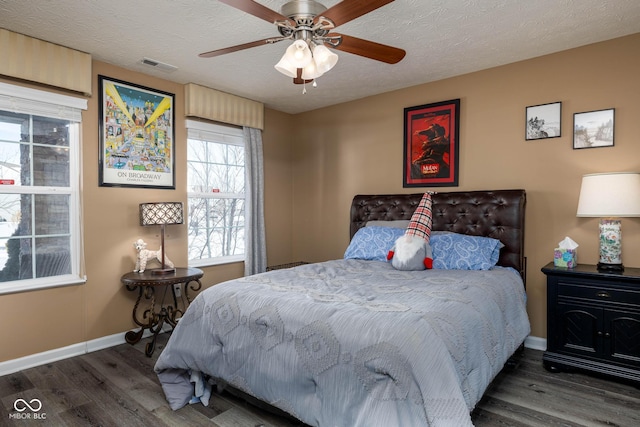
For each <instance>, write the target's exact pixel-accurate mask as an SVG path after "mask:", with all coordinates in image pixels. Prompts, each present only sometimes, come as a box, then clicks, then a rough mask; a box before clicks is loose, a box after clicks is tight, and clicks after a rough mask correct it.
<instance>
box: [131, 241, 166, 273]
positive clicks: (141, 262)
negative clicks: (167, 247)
mask: <svg viewBox="0 0 640 427" xmlns="http://www.w3.org/2000/svg"><path fill="white" fill-rule="evenodd" d="M133 247H134V248H136V251H137V252H138V258H137V260H136V267H135V268H134V269H133V272H134V273H144V269H145V268H147V261H148V260H150V259H154V258H155V259H157V260H158V262H160V264H162V249H158V250H157V251H150V250H149V249H147V244H146V243H145V241H144V240H142V239H138V240H136V241H135V242H134V243H133ZM164 263H165V265H166V266H167V267H169V268H173V263H172V262H171V260H170V259H169V258H167V257H166V256H165V258H164Z"/></svg>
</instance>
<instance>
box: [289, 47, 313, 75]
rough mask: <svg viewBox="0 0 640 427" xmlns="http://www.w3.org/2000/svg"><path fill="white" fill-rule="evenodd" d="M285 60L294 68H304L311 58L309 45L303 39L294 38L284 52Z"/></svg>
mask: <svg viewBox="0 0 640 427" xmlns="http://www.w3.org/2000/svg"><path fill="white" fill-rule="evenodd" d="M285 56H286V58H287V61H288V62H289V63H290V64H291V65H293V66H294V67H296V68H304V67H306V66H307V65H309V62H311V60H312V59H313V56H312V55H311V50H310V49H309V45H307V42H305V41H304V40H296V41H294V42H293V43H292V44H291V46H289V47H288V48H287V51H286V52H285Z"/></svg>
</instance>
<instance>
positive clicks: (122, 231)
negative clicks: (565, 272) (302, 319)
mask: <svg viewBox="0 0 640 427" xmlns="http://www.w3.org/2000/svg"><path fill="white" fill-rule="evenodd" d="M639 51H640V34H636V35H633V36H629V37H625V38H621V39H618V40H614V41H610V42H605V43H600V44H596V45H592V46H588V47H584V48H580V49H575V50H571V51H566V52H562V53H559V54H555V55H549V56H546V57H542V58H538V59H534V60H530V61H524V62H520V63H516V64H511V65H507V66H503V67H499V68H494V69H491V70H486V71H482V72H478V73H473V74H469V75H465V76H460V77H457V78H453V79H449V80H444V81H440V82H436V83H431V84H426V85H421V86H416V87H412V88H408V89H404V90H399V91H395V92H392V93H388V94H383V95H380V96H375V97H371V98H367V99H364V100H359V101H355V102H351V103H347V104H342V105H338V106H334V107H330V108H326V109H321V110H317V111H313V112H309V113H305V114H300V115H295V116H291V115H288V114H284V113H280V112H276V111H272V110H269V109H267V110H266V112H265V114H266V116H265V130H264V132H263V141H264V158H265V209H266V218H265V220H266V226H267V248H268V255H267V256H268V265H275V264H280V263H286V262H291V261H295V260H307V261H321V260H326V259H333V258H339V257H341V256H342V255H343V253H344V250H345V248H346V246H347V244H348V238H349V230H348V219H349V205H350V202H351V199H352V197H353V196H354V195H355V194H358V193H397V192H407V193H408V192H419V191H422V190H423V189H415V188H407V189H403V188H402V144H403V141H402V139H403V136H402V121H403V117H402V115H403V114H402V112H403V108H405V107H411V106H415V105H421V104H426V103H430V102H436V101H443V100H448V99H453V98H460V99H461V112H462V114H461V127H460V134H461V140H460V148H461V157H460V186H459V187H456V188H442V189H440V190H441V191H447V190H472V189H491V188H524V189H526V190H527V197H528V203H527V229H526V233H527V234H526V255H527V257H528V275H527V286H528V293H529V313H530V317H531V321H532V326H533V331H532V334H533V335H534V336H540V337H544V336H546V332H545V300H544V299H545V295H546V294H545V284H544V276H543V275H542V273H541V272H540V267H541V266H543V265H544V264H546V263H547V262H548V261H550V260H551V257H552V250H553V248H554V247H555V245H556V243H557V242H558V241H559V240H561V239H562V238H564V236H565V235H569V236H571V237H572V238H573V239H574V240H576V241H577V242H578V243H580V249H579V259H580V261H581V262H585V263H595V262H596V261H597V233H598V231H597V228H598V227H597V219H589V218H576V217H575V209H576V205H577V199H578V191H579V186H580V179H581V176H582V175H583V174H585V173H590V172H602V171H625V170H626V171H631V170H640V164H639V154H640V145H639V144H638V137H639V136H638V130H639V129H638V117H640V105H639V104H638V102H637V98H638V95H640V81H639V80H638V78H637V76H638V75H640V57H638V55H637V52H639ZM333 72H339V70H337V69H336V70H335V71H333ZM93 74H94V77H93V84H94V85H97V75H98V74H104V75H106V76H109V77H112V78H116V79H121V80H124V81H128V82H131V83H135V84H140V85H144V86H149V87H152V88H155V89H159V90H163V91H167V92H171V93H175V95H176V158H177V180H176V190H149V189H132V188H126V189H123V188H109V187H98V124H97V118H98V90H97V87H94V96H93V97H92V98H91V99H89V110H88V111H86V112H85V113H84V116H83V181H84V186H83V199H84V200H83V202H84V229H85V245H86V248H85V249H86V251H85V253H86V260H87V261H86V265H87V277H88V281H87V283H86V284H85V285H81V286H69V287H64V288H56V289H49V290H41V291H35V292H25V293H18V294H11V295H1V296H0V313H1V314H0V316H1V317H0V320H1V321H2V327H0V342H2V343H3V345H1V346H0V362H1V361H4V360H11V359H14V358H18V357H21V356H25V355H29V354H34V353H39V352H43V351H47V350H51V349H56V348H61V347H64V346H67V345H71V344H76V343H79V342H84V341H87V340H91V339H96V338H100V337H104V336H108V335H111V334H116V333H120V332H124V331H126V330H128V329H130V328H132V327H133V326H134V325H133V322H132V321H131V310H132V307H133V303H134V299H135V298H134V296H135V295H134V294H133V293H132V292H128V291H126V289H124V287H123V286H122V285H121V284H120V276H121V275H122V274H123V273H125V272H127V271H129V270H131V269H132V268H133V264H134V255H135V254H134V251H133V248H132V246H131V244H132V242H133V241H134V240H135V239H137V238H138V237H143V238H145V239H147V241H148V242H152V241H154V240H155V241H158V240H159V239H158V237H157V234H158V231H157V230H153V229H152V228H144V229H143V228H142V227H140V226H139V225H138V220H137V209H138V204H139V203H141V202H146V201H161V200H170V201H173V200H175V201H183V202H186V189H185V187H186V172H185V168H184V166H183V165H184V163H185V160H186V146H185V138H186V131H185V129H184V121H183V118H182V111H183V101H184V100H183V94H182V86H181V85H178V84H176V83H172V82H168V81H166V80H162V79H157V78H152V77H149V76H146V75H143V74H139V73H133V72H129V71H126V70H123V69H121V68H117V67H114V66H111V65H108V64H105V63H100V62H96V61H94V62H93ZM5 81H7V80H5ZM354 84H375V82H354ZM555 101H562V134H563V136H562V137H561V138H554V139H549V140H540V141H529V142H526V141H525V140H524V116H525V107H526V106H530V105H536V104H541V103H547V102H555ZM603 108H616V128H615V131H616V135H615V137H616V140H615V147H612V148H598V149H586V150H573V149H572V148H571V138H572V120H573V113H574V112H581V111H590V110H597V109H603ZM623 229H624V243H623V250H624V254H625V255H624V263H625V265H627V266H632V267H640V257H639V256H638V255H637V254H638V253H640V251H639V249H640V239H638V236H639V235H640V220H638V219H624V220H623ZM167 230H168V231H167V233H168V237H167V242H166V245H167V253H168V254H169V255H170V256H171V257H172V258H173V260H174V261H175V262H176V263H177V264H184V263H186V244H187V242H186V225H182V226H172V227H169V228H168V229H167ZM242 272H243V265H242V263H235V264H230V265H224V266H216V267H210V268H206V269H205V277H204V280H203V283H204V284H205V285H206V286H209V285H212V284H215V283H219V282H221V281H223V280H227V279H230V278H234V277H239V276H241V275H242Z"/></svg>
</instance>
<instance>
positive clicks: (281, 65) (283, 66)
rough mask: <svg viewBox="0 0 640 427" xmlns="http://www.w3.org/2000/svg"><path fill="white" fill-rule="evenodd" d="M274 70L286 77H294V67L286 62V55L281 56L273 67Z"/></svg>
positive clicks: (295, 71) (295, 73)
mask: <svg viewBox="0 0 640 427" xmlns="http://www.w3.org/2000/svg"><path fill="white" fill-rule="evenodd" d="M274 67H275V69H276V70H278V71H280V72H281V73H282V74H284V75H285V76H287V77H296V75H297V70H296V67H295V66H294V65H293V64H291V63H290V62H289V61H288V60H287V54H286V53H285V54H284V55H282V58H281V59H280V61H279V62H278V63H277V64H276V65H274Z"/></svg>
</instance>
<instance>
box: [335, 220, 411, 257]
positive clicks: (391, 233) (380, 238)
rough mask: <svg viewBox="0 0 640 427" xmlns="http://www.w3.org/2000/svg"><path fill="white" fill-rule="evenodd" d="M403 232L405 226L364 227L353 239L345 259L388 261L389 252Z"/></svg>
mask: <svg viewBox="0 0 640 427" xmlns="http://www.w3.org/2000/svg"><path fill="white" fill-rule="evenodd" d="M403 234H404V229H403V228H395V227H376V226H372V227H362V228H361V229H359V230H358V231H357V232H356V234H355V235H354V236H353V239H351V243H349V246H348V247H347V250H346V251H345V253H344V259H366V260H372V261H386V260H387V253H389V250H390V249H391V247H393V244H394V243H395V241H396V240H397V239H398V237H400V236H402V235H403Z"/></svg>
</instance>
